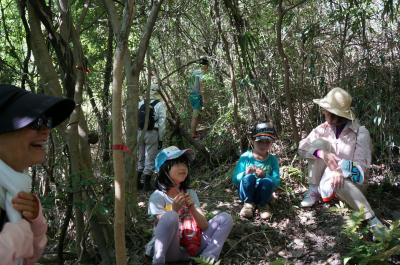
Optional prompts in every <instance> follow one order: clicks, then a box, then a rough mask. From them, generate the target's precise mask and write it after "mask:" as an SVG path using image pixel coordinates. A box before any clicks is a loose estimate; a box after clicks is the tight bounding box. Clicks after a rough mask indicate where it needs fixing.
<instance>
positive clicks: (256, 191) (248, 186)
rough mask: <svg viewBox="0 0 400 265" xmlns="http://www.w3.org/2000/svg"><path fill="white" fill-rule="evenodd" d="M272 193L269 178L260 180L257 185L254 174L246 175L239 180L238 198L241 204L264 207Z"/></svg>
mask: <svg viewBox="0 0 400 265" xmlns="http://www.w3.org/2000/svg"><path fill="white" fill-rule="evenodd" d="M273 192H274V183H273V182H272V180H271V179H269V178H262V179H260V180H259V182H258V183H257V176H256V174H254V173H252V174H248V175H246V176H244V177H243V178H242V179H241V180H240V185H239V197H240V200H241V201H242V202H245V203H254V204H256V205H259V206H265V205H266V204H267V203H268V202H269V201H270V200H271V197H272V193H273Z"/></svg>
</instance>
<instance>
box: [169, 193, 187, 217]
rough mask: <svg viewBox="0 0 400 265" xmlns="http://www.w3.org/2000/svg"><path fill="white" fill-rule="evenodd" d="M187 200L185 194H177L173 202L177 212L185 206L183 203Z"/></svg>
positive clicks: (173, 207)
mask: <svg viewBox="0 0 400 265" xmlns="http://www.w3.org/2000/svg"><path fill="white" fill-rule="evenodd" d="M185 202H186V198H185V194H184V193H182V192H181V193H179V194H178V195H176V196H175V198H174V201H173V202H172V209H173V210H174V211H175V212H178V211H179V210H180V209H181V208H182V207H183V205H185Z"/></svg>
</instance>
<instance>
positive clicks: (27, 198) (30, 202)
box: [12, 191, 39, 222]
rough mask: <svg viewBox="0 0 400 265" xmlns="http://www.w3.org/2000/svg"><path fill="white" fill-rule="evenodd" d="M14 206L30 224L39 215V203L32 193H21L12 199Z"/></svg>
mask: <svg viewBox="0 0 400 265" xmlns="http://www.w3.org/2000/svg"><path fill="white" fill-rule="evenodd" d="M12 205H13V207H14V208H15V209H16V210H17V211H20V212H21V215H22V217H24V218H25V219H26V220H28V221H29V222H32V221H33V220H34V219H36V217H37V216H38V215H39V202H38V200H37V199H36V197H35V196H34V195H33V194H31V193H28V192H24V191H21V192H19V193H18V194H17V196H15V197H14V198H13V199H12Z"/></svg>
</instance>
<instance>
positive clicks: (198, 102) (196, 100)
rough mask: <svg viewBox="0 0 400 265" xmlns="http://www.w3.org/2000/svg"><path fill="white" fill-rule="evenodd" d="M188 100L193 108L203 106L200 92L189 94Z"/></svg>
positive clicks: (198, 108) (196, 108) (197, 108)
mask: <svg viewBox="0 0 400 265" xmlns="http://www.w3.org/2000/svg"><path fill="white" fill-rule="evenodd" d="M189 100H190V104H191V105H192V108H193V109H195V110H201V108H202V107H203V97H202V96H201V95H200V94H190V96H189Z"/></svg>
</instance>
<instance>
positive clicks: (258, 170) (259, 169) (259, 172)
mask: <svg viewBox="0 0 400 265" xmlns="http://www.w3.org/2000/svg"><path fill="white" fill-rule="evenodd" d="M255 173H256V175H257V177H258V178H263V177H265V172H264V170H262V169H261V168H258V167H257V168H256V171H255Z"/></svg>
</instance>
